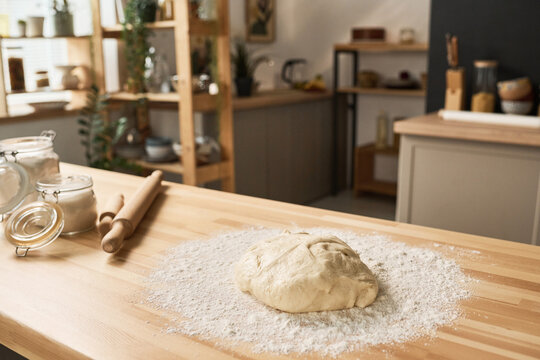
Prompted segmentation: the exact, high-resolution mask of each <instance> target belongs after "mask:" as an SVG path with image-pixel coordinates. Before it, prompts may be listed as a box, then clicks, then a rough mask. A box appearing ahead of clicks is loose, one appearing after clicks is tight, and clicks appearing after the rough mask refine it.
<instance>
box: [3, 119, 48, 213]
mask: <svg viewBox="0 0 540 360" xmlns="http://www.w3.org/2000/svg"><path fill="white" fill-rule="evenodd" d="M55 135H56V133H55V132H54V131H52V130H49V131H44V132H43V133H42V134H41V136H29V137H20V138H12V139H5V140H1V141H0V183H1V184H2V186H0V220H1V219H3V218H4V217H6V215H7V214H9V213H11V212H12V211H14V210H15V209H17V208H18V207H19V206H21V205H22V204H23V203H29V202H32V201H34V200H36V199H37V193H36V192H35V188H34V187H35V185H36V182H37V180H38V179H40V178H42V177H47V176H51V175H54V174H58V172H59V157H58V155H57V154H56V153H55V152H54V149H53V140H54V137H55Z"/></svg>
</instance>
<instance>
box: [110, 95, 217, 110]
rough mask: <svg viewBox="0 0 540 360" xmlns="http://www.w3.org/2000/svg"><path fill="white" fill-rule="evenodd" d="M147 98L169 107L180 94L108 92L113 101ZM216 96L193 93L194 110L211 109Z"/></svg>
mask: <svg viewBox="0 0 540 360" xmlns="http://www.w3.org/2000/svg"><path fill="white" fill-rule="evenodd" d="M143 98H147V99H148V101H150V102H151V103H164V104H169V107H171V106H172V107H178V104H179V103H180V95H179V94H178V93H177V92H171V93H166V94H161V93H140V94H132V93H129V92H117V93H112V94H110V99H111V100H113V101H136V100H139V99H143ZM216 98H217V96H215V95H210V94H208V93H201V94H193V109H194V110H195V111H213V110H215V108H216V101H217V99H216Z"/></svg>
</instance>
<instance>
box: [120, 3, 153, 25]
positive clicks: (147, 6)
mask: <svg viewBox="0 0 540 360" xmlns="http://www.w3.org/2000/svg"><path fill="white" fill-rule="evenodd" d="M127 6H128V7H129V8H130V9H132V10H134V11H135V13H136V14H137V17H138V18H139V19H140V21H141V22H143V23H149V22H154V21H156V12H157V8H158V4H157V1H156V0H131V1H130V2H129V3H128V5H127Z"/></svg>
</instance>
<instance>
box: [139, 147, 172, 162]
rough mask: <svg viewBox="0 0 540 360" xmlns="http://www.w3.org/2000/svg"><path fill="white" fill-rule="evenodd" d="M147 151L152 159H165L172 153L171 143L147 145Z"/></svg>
mask: <svg viewBox="0 0 540 360" xmlns="http://www.w3.org/2000/svg"><path fill="white" fill-rule="evenodd" d="M145 150H146V153H147V154H148V156H149V157H150V158H152V159H163V158H165V157H167V156H169V154H170V153H171V145H146V146H145Z"/></svg>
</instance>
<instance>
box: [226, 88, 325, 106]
mask: <svg viewBox="0 0 540 360" xmlns="http://www.w3.org/2000/svg"><path fill="white" fill-rule="evenodd" d="M331 97H332V93H331V92H329V91H311V92H310V91H301V90H292V89H280V90H267V91H261V92H258V93H255V94H253V96H250V97H242V98H239V97H235V98H233V110H235V111H237V110H248V109H256V108H265V107H272V106H283V105H289V104H298V103H306V102H311V101H320V100H327V99H330V98H331Z"/></svg>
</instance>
